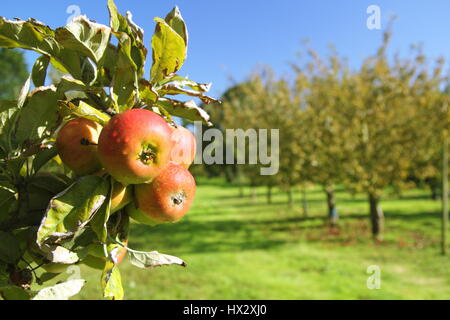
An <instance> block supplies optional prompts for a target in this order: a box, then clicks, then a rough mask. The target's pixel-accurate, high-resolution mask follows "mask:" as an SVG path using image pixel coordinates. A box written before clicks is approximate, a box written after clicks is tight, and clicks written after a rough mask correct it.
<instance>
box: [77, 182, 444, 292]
mask: <svg viewBox="0 0 450 320" xmlns="http://www.w3.org/2000/svg"><path fill="white" fill-rule="evenodd" d="M264 192H265V190H264V189H263V188H261V189H260V190H259V199H258V201H256V202H254V201H252V200H251V199H250V198H249V197H244V198H239V197H238V189H237V188H234V187H231V186H227V185H224V184H222V183H221V182H220V181H209V182H208V181H205V182H204V183H203V184H200V186H199V188H198V193H197V198H196V200H195V202H194V206H193V208H192V210H191V212H190V213H189V215H188V216H186V218H185V219H184V220H183V221H182V222H180V223H178V224H173V225H161V226H157V227H155V228H149V227H146V226H141V225H137V224H133V225H132V229H131V238H130V246H131V247H133V248H136V249H143V250H154V249H156V250H158V251H160V252H163V253H167V254H172V255H176V256H179V257H181V258H183V259H185V261H187V262H188V267H187V268H180V267H176V266H173V267H168V268H157V269H154V270H141V269H136V268H134V267H132V266H131V265H130V264H129V263H128V261H126V262H124V263H123V265H121V271H122V280H123V282H124V288H125V292H126V298H127V299H450V257H442V256H440V255H439V242H438V241H439V232H440V225H439V223H440V217H439V208H440V204H439V202H436V201H432V200H429V199H428V198H427V196H428V194H427V193H426V192H424V191H420V190H411V191H409V192H407V193H406V194H405V195H404V197H403V198H402V199H397V198H392V199H387V200H385V201H384V202H383V203H382V205H383V208H384V210H385V214H386V241H385V242H384V243H383V244H380V245H375V244H373V243H372V241H371V240H370V232H369V225H368V219H367V214H366V212H367V203H366V199H365V197H364V196H356V197H352V196H350V195H349V194H348V193H345V192H343V191H338V193H337V201H338V208H339V212H340V214H341V218H342V219H341V225H340V228H339V230H335V231H333V230H329V229H328V228H327V227H326V225H325V224H324V220H323V216H324V214H325V212H326V207H325V199H324V194H323V192H321V190H320V189H318V188H317V189H311V190H309V191H308V200H309V208H310V212H309V216H308V217H304V216H303V214H302V210H301V204H300V194H299V193H297V194H296V207H294V209H289V208H288V207H287V205H286V195H285V194H284V193H283V192H281V191H278V192H274V195H273V204H271V205H268V204H266V201H265V198H264ZM371 265H377V266H379V267H380V270H381V289H379V290H369V289H368V288H367V285H366V281H367V278H368V277H369V274H367V272H366V271H367V268H368V267H369V266H371ZM82 276H83V277H84V278H85V279H87V280H88V283H87V285H86V287H85V288H84V289H83V290H82V293H81V294H80V295H79V297H78V298H81V299H96V298H98V297H99V296H100V290H99V272H98V271H93V270H90V269H88V268H84V267H82Z"/></svg>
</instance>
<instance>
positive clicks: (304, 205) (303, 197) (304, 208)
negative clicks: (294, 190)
mask: <svg viewBox="0 0 450 320" xmlns="http://www.w3.org/2000/svg"><path fill="white" fill-rule="evenodd" d="M302 204H303V215H304V216H305V217H307V216H308V199H307V197H306V188H303V190H302Z"/></svg>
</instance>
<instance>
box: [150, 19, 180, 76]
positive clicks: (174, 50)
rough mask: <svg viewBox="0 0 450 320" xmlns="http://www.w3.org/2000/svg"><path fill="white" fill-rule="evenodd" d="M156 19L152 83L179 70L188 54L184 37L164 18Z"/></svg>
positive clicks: (153, 41)
mask: <svg viewBox="0 0 450 320" xmlns="http://www.w3.org/2000/svg"><path fill="white" fill-rule="evenodd" d="M155 21H156V28H155V33H154V34H153V37H152V49H153V65H152V68H151V72H150V82H151V83H156V82H158V81H161V80H162V79H164V78H165V77H168V76H169V75H170V74H172V73H175V72H177V71H178V70H179V69H180V68H181V66H182V65H183V63H184V60H185V59H186V55H187V48H186V43H185V41H184V40H183V38H182V37H181V36H180V35H179V34H178V33H177V32H176V31H175V30H174V29H172V27H171V26H170V25H169V24H167V22H166V21H164V20H163V19H160V18H155Z"/></svg>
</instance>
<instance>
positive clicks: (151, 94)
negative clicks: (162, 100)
mask: <svg viewBox="0 0 450 320" xmlns="http://www.w3.org/2000/svg"><path fill="white" fill-rule="evenodd" d="M139 95H140V97H141V100H142V101H143V102H144V103H145V104H146V105H147V106H152V105H153V104H154V103H155V102H156V101H157V100H158V92H157V91H156V90H155V89H154V88H153V86H152V84H151V83H150V82H148V81H147V80H145V79H141V80H140V81H139Z"/></svg>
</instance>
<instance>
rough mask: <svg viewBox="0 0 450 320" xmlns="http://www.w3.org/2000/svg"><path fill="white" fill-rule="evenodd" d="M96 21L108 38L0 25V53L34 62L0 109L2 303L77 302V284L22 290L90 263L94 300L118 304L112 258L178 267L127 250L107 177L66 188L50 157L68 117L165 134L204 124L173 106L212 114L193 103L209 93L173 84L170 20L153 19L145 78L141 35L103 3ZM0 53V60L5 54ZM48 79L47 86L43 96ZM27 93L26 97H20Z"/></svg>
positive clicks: (177, 41) (70, 182)
mask: <svg viewBox="0 0 450 320" xmlns="http://www.w3.org/2000/svg"><path fill="white" fill-rule="evenodd" d="M108 9H109V14H110V26H106V25H102V24H99V23H97V22H94V21H92V20H89V19H88V18H87V17H86V16H78V17H76V18H74V19H73V20H72V21H71V22H70V23H69V24H68V25H66V26H64V27H60V28H57V29H52V28H50V27H48V26H46V25H45V24H43V23H41V22H39V21H36V20H34V19H29V20H27V21H24V20H20V19H16V20H14V21H13V20H8V19H6V18H3V17H0V47H3V48H22V49H26V50H33V51H35V52H37V53H39V54H40V55H41V56H40V57H39V58H38V59H37V60H36V62H35V64H34V66H33V70H32V74H31V75H30V77H29V78H28V80H27V81H25V84H24V85H23V87H22V90H21V92H20V94H19V95H18V97H17V100H13V101H12V100H2V101H0V134H1V138H0V161H1V162H0V239H1V241H0V293H1V295H2V297H3V298H5V299H17V298H23V299H33V298H34V299H52V298H53V299H67V298H69V297H71V296H73V295H74V294H77V293H78V292H79V291H80V290H81V287H82V286H83V285H84V281H83V280H72V279H69V280H68V281H67V282H64V283H60V284H57V285H55V286H52V287H47V288H41V289H40V290H38V291H36V290H34V286H35V285H43V284H44V283H45V282H47V281H49V280H51V279H52V278H53V276H51V275H49V273H43V274H41V275H39V276H38V273H39V271H40V270H41V267H42V266H43V267H44V268H47V269H50V268H49V267H50V266H53V267H55V266H62V267H68V266H70V265H74V264H82V263H83V261H84V260H85V259H87V258H88V257H92V255H96V256H99V258H100V259H103V260H102V261H104V263H103V264H104V267H103V272H102V275H101V285H102V288H103V296H104V297H105V298H109V299H122V298H123V296H124V292H123V289H122V282H121V275H120V271H119V267H118V263H119V261H118V258H117V254H118V252H120V250H123V249H125V250H128V251H129V255H130V257H131V259H132V261H133V263H134V264H135V265H137V266H138V267H141V268H150V267H155V266H160V265H168V264H178V265H183V266H184V265H185V263H184V262H183V261H182V260H181V259H179V258H176V257H172V256H169V255H164V254H160V253H158V252H157V251H151V252H141V251H135V250H132V249H131V248H128V247H127V246H126V245H125V243H126V241H127V239H128V225H129V218H128V216H127V215H126V214H125V213H124V212H123V211H119V212H117V213H114V214H111V212H110V210H111V209H110V207H111V205H110V202H111V196H112V192H111V189H112V180H111V179H110V177H109V176H108V175H103V176H95V175H92V176H76V175H74V174H73V173H71V172H67V170H66V169H65V168H64V170H62V169H61V162H60V160H59V158H58V157H56V155H57V150H56V148H55V134H56V133H57V131H58V129H59V128H60V127H61V126H62V125H63V124H64V123H65V122H67V121H68V120H70V119H73V118H75V117H83V118H86V119H90V120H93V121H96V122H99V123H100V124H102V125H104V124H106V123H107V122H108V121H109V119H110V118H111V116H113V115H115V114H117V113H120V112H122V111H125V110H128V109H131V108H151V109H152V110H153V111H155V112H157V113H159V114H161V115H162V116H163V118H165V119H166V120H167V121H168V122H170V121H172V120H171V116H179V117H184V118H186V119H188V120H191V121H193V120H200V121H204V122H205V123H208V124H209V121H208V119H209V116H208V114H207V113H206V112H205V111H204V110H202V109H201V108H199V107H198V106H196V105H195V103H194V102H193V101H188V102H182V101H177V100H175V99H174V98H173V96H175V95H178V94H183V95H189V96H193V97H198V98H200V99H201V100H203V101H204V102H217V100H215V99H213V98H210V97H208V96H206V95H205V94H206V92H207V91H208V90H209V88H210V85H205V84H199V83H197V82H195V81H192V80H189V79H186V78H183V77H181V76H179V75H177V74H176V72H177V71H178V70H179V69H180V68H181V67H182V65H183V62H184V61H185V59H186V55H187V47H188V32H187V28H186V25H185V23H184V21H183V18H182V16H181V13H180V11H179V9H178V8H174V9H173V10H172V11H171V12H170V13H169V14H168V15H167V16H166V17H165V19H161V18H155V21H156V28H155V33H154V35H153V37H152V41H151V46H152V67H151V73H150V75H148V76H146V75H145V71H144V65H145V61H146V58H147V52H148V50H147V48H146V47H145V45H144V33H143V30H142V29H141V28H140V27H139V26H137V25H136V24H135V23H134V22H133V21H132V19H131V14H127V15H126V16H123V15H121V14H120V13H119V12H118V10H117V8H116V6H115V4H114V2H113V1H112V0H109V1H108ZM1 50H2V51H0V53H1V54H5V52H10V51H6V50H5V49H1ZM19 60H20V59H19ZM14 64H15V63H14ZM17 66H18V67H20V64H18V65H17ZM52 70H56V71H52ZM19 71H20V70H19ZM47 73H49V75H47ZM57 73H58V74H59V75H57ZM18 74H19V75H20V72H19V73H18ZM48 76H50V77H51V82H52V84H51V85H50V86H44V85H45V83H46V79H47V77H48ZM12 83H13V82H12ZM31 83H33V84H34V86H35V87H36V89H34V90H33V91H32V92H29V91H30V87H31ZM11 88H12V87H11ZM166 95H170V96H171V98H170V99H169V98H166V97H165V96H166ZM55 167H57V169H52V168H55ZM58 167H59V168H58ZM62 172H64V173H65V174H62ZM58 273H61V271H59V272H58ZM32 287H33V290H31V288H32Z"/></svg>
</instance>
